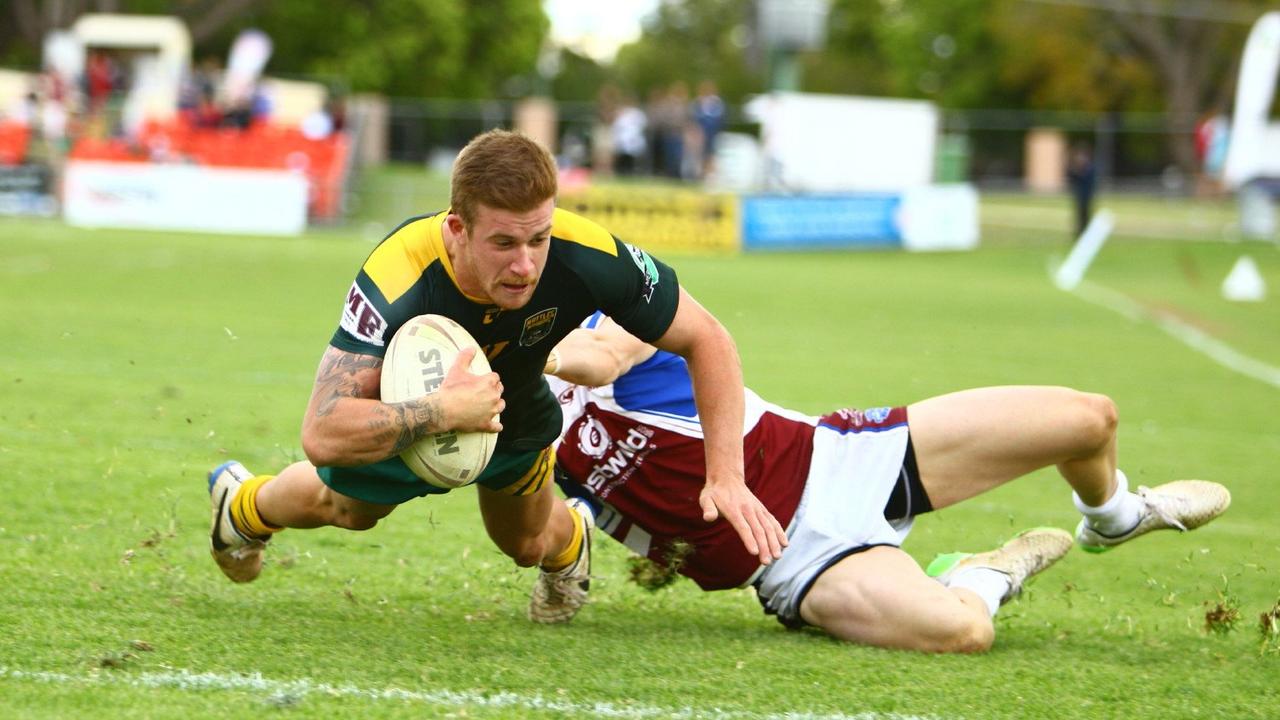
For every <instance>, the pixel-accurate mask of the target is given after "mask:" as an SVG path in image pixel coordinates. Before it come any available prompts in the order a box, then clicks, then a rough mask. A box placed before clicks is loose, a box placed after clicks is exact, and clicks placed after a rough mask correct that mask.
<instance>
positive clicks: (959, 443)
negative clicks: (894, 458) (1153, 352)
mask: <svg viewBox="0 0 1280 720" xmlns="http://www.w3.org/2000/svg"><path fill="white" fill-rule="evenodd" d="M908 417H909V419H910V423H911V439H912V443H913V445H914V448H915V453H916V461H917V466H918V468H919V471H920V481H921V484H922V485H923V487H924V489H925V492H926V494H927V495H928V497H929V499H930V501H931V503H932V505H933V507H934V508H941V507H946V506H947V505H952V504H954V503H957V502H960V501H962V500H965V499H967V498H970V497H973V496H974V495H977V494H979V493H981V492H984V491H986V490H989V489H991V488H993V487H996V486H997V485H1001V484H1003V483H1005V482H1008V481H1009V480H1012V479H1014V478H1016V477H1020V476H1021V475H1024V474H1026V473H1029V472H1031V471H1033V470H1037V469H1039V468H1042V467H1046V466H1049V465H1055V466H1057V468H1058V471H1059V472H1060V473H1061V474H1062V477H1063V478H1064V479H1065V480H1066V481H1067V483H1068V484H1069V485H1070V486H1071V488H1072V490H1074V491H1075V496H1074V501H1075V505H1076V507H1077V509H1079V510H1080V512H1081V514H1083V515H1084V518H1083V519H1082V520H1081V522H1080V525H1079V527H1078V528H1077V531H1076V535H1077V540H1079V542H1080V543H1081V545H1083V546H1084V548H1085V549H1086V550H1093V551H1101V550H1104V549H1106V548H1109V547H1112V546H1114V545H1118V544H1120V543H1123V542H1126V541H1128V540H1131V539H1133V538H1135V537H1138V536H1140V535H1143V534H1146V533H1147V532H1150V531H1152V530H1159V529H1164V528H1176V529H1179V530H1189V529H1192V528H1195V527H1199V526H1200V525H1203V524H1205V523H1207V522H1209V521H1210V520H1212V519H1213V518H1215V517H1217V516H1218V515H1221V514H1222V513H1223V512H1224V511H1225V510H1226V509H1227V507H1228V506H1229V505H1230V504H1231V494H1230V493H1229V492H1228V491H1227V489H1226V488H1225V487H1223V486H1222V485H1219V484H1218V483H1212V482H1205V481H1202V480H1177V481H1174V482H1171V483H1166V484H1164V485H1160V486H1157V487H1155V488H1138V491H1137V492H1130V491H1129V487H1128V480H1127V479H1126V478H1125V475H1124V473H1122V472H1120V471H1119V470H1118V469H1117V468H1116V426H1117V424H1118V417H1117V412H1116V407H1115V404H1114V403H1113V402H1112V401H1111V399H1110V398H1108V397H1106V396H1104V395H1097V394H1093V393H1085V392H1079V391H1076V390H1071V389H1069V388H1062V387H1033V386H1023V387H992V388H978V389H974V390H965V391H962V392H957V393H951V394H948V395H942V396H939V397H935V398H930V399H928V400H924V401H922V402H919V403H916V404H913V405H911V406H910V407H909V408H908Z"/></svg>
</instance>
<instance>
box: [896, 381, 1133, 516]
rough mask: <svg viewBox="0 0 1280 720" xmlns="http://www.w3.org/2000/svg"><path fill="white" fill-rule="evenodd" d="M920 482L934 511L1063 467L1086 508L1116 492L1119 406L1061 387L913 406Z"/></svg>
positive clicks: (994, 391)
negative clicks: (1029, 475)
mask: <svg viewBox="0 0 1280 720" xmlns="http://www.w3.org/2000/svg"><path fill="white" fill-rule="evenodd" d="M907 417H908V418H909V420H910V423H911V442H912V445H913V446H914V448H915V453H916V463H917V466H918V467H919V470H920V481H921V483H922V484H923V485H924V488H925V492H926V493H927V494H928V496H929V500H930V502H931V503H932V505H933V507H934V508H943V507H946V506H948V505H953V504H955V503H957V502H960V501H962V500H966V499H968V498H971V497H973V496H975V495H978V494H979V493H982V492H985V491H987V490H990V489H991V488H994V487H996V486H998V485H1002V484H1004V483H1006V482H1008V481H1010V480H1012V479H1014V478H1017V477H1021V476H1022V475H1025V474H1027V473H1029V472H1032V471H1033V470H1038V469H1040V468H1043V467H1047V466H1049V465H1056V466H1057V467H1058V470H1059V472H1061V473H1062V476H1063V478H1065V479H1066V481H1067V483H1068V484H1070V485H1071V487H1072V489H1073V490H1075V492H1076V494H1077V495H1079V496H1080V499H1081V500H1082V501H1084V502H1085V503H1087V504H1089V505H1093V506H1098V505H1102V504H1103V503H1105V502H1106V501H1107V499H1109V498H1110V497H1111V496H1112V494H1113V493H1114V492H1115V489H1116V425H1117V422H1118V417H1117V412H1116V407H1115V404H1114V403H1113V402H1112V401H1111V399H1110V398H1108V397H1106V396H1104V395H1096V394H1092V393H1084V392H1078V391H1076V390H1071V389H1069V388H1062V387H1031V386H1021V387H990V388H977V389H974V390H964V391H961V392H955V393H949V394H947V395H940V396H938V397H933V398H929V399H928V400H923V401H921V402H918V403H914V404H912V405H910V406H909V407H908V409H907Z"/></svg>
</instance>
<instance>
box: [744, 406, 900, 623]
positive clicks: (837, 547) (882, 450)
mask: <svg viewBox="0 0 1280 720" xmlns="http://www.w3.org/2000/svg"><path fill="white" fill-rule="evenodd" d="M907 438H908V430H907V426H906V425H905V424H902V425H897V426H895V427H891V428H887V429H883V430H877V431H871V430H864V431H862V432H845V433H841V432H840V431H839V430H835V429H831V428H828V427H825V426H819V427H818V428H817V429H816V430H815V431H814V435H813V460H812V462H811V463H810V465H809V477H808V479H807V480H806V481H805V488H804V494H803V495H802V496H801V497H800V505H799V506H798V507H797V508H796V513H795V516H794V517H793V518H792V519H791V524H790V526H789V527H788V528H787V539H788V541H789V544H788V545H787V547H786V548H785V549H784V550H783V552H782V557H781V558H778V559H777V560H774V561H773V562H772V563H771V564H769V565H768V566H767V567H765V568H764V569H763V571H761V573H760V574H759V576H758V577H757V578H756V579H755V582H754V583H753V584H754V586H755V588H756V594H757V595H758V596H759V598H760V604H761V605H763V606H764V608H765V612H766V613H769V614H771V615H777V616H778V620H779V621H780V622H781V623H782V624H784V625H787V626H788V627H792V626H799V625H803V624H804V623H803V621H802V620H801V619H800V602H801V601H802V600H803V599H804V596H805V594H807V593H808V592H809V588H810V587H812V585H813V583H814V581H815V580H817V579H818V576H819V575H821V574H822V573H823V572H824V571H825V570H826V569H827V568H829V567H831V566H832V565H834V564H835V563H837V562H839V561H840V560H842V559H843V558H846V557H848V556H849V555H852V554H854V553H857V552H861V551H863V550H865V549H867V548H870V547H875V546H877V545H892V546H894V547H897V546H899V545H901V544H902V541H903V540H905V539H906V537H907V533H908V532H910V530H911V516H910V515H908V516H907V517H906V518H903V519H902V520H900V521H895V522H893V523H890V522H889V521H888V520H885V518H884V511H885V505H886V504H887V503H888V501H889V496H890V494H891V493H892V492H893V489H894V487H895V486H896V485H897V484H898V482H899V481H900V480H901V479H902V477H903V473H904V469H903V460H904V458H905V456H906V451H907Z"/></svg>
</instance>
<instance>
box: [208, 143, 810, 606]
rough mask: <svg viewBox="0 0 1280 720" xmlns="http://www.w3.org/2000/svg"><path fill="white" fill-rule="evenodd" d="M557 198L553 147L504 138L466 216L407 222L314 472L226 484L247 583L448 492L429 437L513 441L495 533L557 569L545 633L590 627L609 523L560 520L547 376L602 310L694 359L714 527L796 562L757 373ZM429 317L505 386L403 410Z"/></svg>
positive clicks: (311, 443) (665, 280)
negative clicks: (470, 344)
mask: <svg viewBox="0 0 1280 720" xmlns="http://www.w3.org/2000/svg"><path fill="white" fill-rule="evenodd" d="M556 179H557V177H556V166H555V161H554V159H553V158H552V157H551V154H550V153H549V152H547V150H546V149H545V148H543V147H542V146H540V145H538V144H537V143H535V142H533V141H532V140H530V139H528V138H526V137H524V136H523V135H520V134H517V133H511V132H506V131H500V130H495V131H490V132H487V133H484V134H482V135H480V136H478V137H476V138H475V139H473V140H472V141H471V142H470V143H468V145H467V146H466V147H465V148H463V150H462V152H461V153H460V154H459V156H458V159H457V162H456V163H455V165H454V170H453V175H452V178H451V185H450V193H451V197H450V203H451V207H450V209H449V210H448V211H445V212H441V213H438V214H435V215H430V216H423V217H418V218H413V219H410V220H408V221H406V222H405V223H404V224H402V225H401V226H400V227H399V228H397V229H396V230H395V231H393V232H392V233H391V234H390V235H389V236H387V237H386V238H385V239H384V240H383V241H382V242H381V243H380V244H379V245H378V247H377V248H375V249H374V251H373V252H372V253H371V254H370V255H369V257H368V259H366V260H365V263H364V265H363V266H362V267H361V269H360V272H359V273H358V275H357V277H356V280H355V282H354V283H353V284H352V286H351V289H350V290H349V291H348V293H347V295H346V300H345V304H344V306H343V311H342V319H341V322H340V325H339V328H338V330H337V331H336V332H335V333H334V335H333V338H332V339H331V340H330V343H329V347H328V349H327V350H326V351H325V353H324V356H323V358H322V359H321V361H320V369H319V371H318V372H317V374H316V380H315V386H314V389H313V391H312V395H311V401H310V403H309V404H308V406H307V410H306V415H305V417H304V419H303V424H302V448H303V451H304V452H305V453H306V456H307V460H306V461H303V462H297V463H293V464H291V465H289V466H288V467H286V468H284V469H283V470H281V471H280V472H279V473H278V474H277V475H256V474H254V473H252V472H250V471H249V470H247V469H245V467H244V466H243V465H241V464H240V463H238V462H235V461H232V462H228V463H224V464H223V465H220V466H219V467H217V468H215V469H214V470H213V471H212V472H211V473H210V474H209V494H210V500H211V504H212V510H213V519H212V523H213V527H212V531H211V533H210V552H211V553H212V555H213V557H214V559H215V560H216V561H217V563H218V566H219V567H220V568H222V571H223V572H224V573H225V574H226V575H227V576H228V577H229V578H231V579H232V580H234V581H236V582H248V581H251V580H253V579H255V578H256V577H257V576H258V574H259V573H260V572H261V570H262V551H263V549H264V548H265V546H266V544H267V542H268V541H269V540H270V538H271V536H272V534H273V533H275V532H278V531H280V530H281V529H283V528H314V527H322V526H328V525H332V526H337V527H342V528H347V529H351V530H366V529H368V528H371V527H373V526H374V525H375V524H376V523H377V522H378V520H380V519H382V518H383V517H386V516H387V515H388V514H389V513H391V511H392V510H394V509H395V508H396V507H397V506H398V505H399V504H401V503H404V502H406V501H408V500H411V499H413V498H416V497H421V496H424V495H429V494H436V493H443V492H447V491H446V490H444V489H442V488H438V487H436V486H433V485H429V484H428V483H426V482H424V481H422V480H421V479H419V478H418V477H417V476H415V475H414V474H413V473H412V472H410V471H409V469H408V467H407V466H405V464H404V463H403V462H402V461H401V460H400V459H399V457H398V455H399V453H400V452H401V451H402V450H404V449H405V448H406V447H408V446H409V445H411V444H412V443H414V442H416V441H417V440H418V439H420V438H422V437H424V436H425V435H429V434H432V433H436V432H441V431H446V430H459V431H489V432H499V433H500V434H499V436H498V442H497V448H496V450H495V452H494V455H493V458H492V460H490V462H489V465H488V466H487V467H486V468H485V471H484V472H483V473H482V474H481V475H480V476H479V477H478V479H477V480H476V483H475V484H476V485H477V495H478V497H479V501H480V512H481V515H482V517H483V518H484V524H485V529H486V530H487V531H488V533H489V537H490V538H492V539H493V541H494V543H495V544H496V545H497V546H498V548H499V549H501V550H502V551H503V552H504V553H506V554H507V555H508V556H510V557H511V558H512V559H513V560H514V561H515V562H516V564H518V565H520V566H524V567H530V566H533V565H538V566H540V567H541V569H542V573H541V575H540V577H539V581H538V583H537V585H536V586H535V590H534V594H533V598H532V600H531V602H530V607H529V616H530V618H531V619H533V620H535V621H539V622H564V621H567V620H569V619H571V618H572V617H573V615H574V614H575V613H576V612H577V611H578V609H579V608H580V607H581V606H582V604H583V603H584V602H585V599H586V589H587V585H588V579H589V570H590V530H591V523H590V518H589V517H585V516H584V515H583V514H580V513H578V512H577V511H576V510H574V509H572V508H570V507H569V506H567V505H565V504H564V503H562V502H560V501H558V500H557V499H556V496H555V494H554V492H553V485H554V483H552V482H549V480H550V479H551V477H552V467H553V465H554V453H553V452H552V451H551V444H552V442H553V441H554V440H555V439H556V437H557V435H558V434H559V432H560V425H561V415H560V407H559V404H558V402H557V401H556V398H555V397H554V396H553V395H552V394H551V392H550V390H549V389H548V387H547V384H546V381H545V380H544V379H543V376H542V373H543V370H544V369H545V368H548V367H553V366H554V364H555V361H554V359H553V360H551V361H550V363H549V362H548V356H549V355H550V353H551V349H552V348H553V347H555V345H556V343H558V342H559V341H560V340H561V339H562V338H564V337H565V336H566V335H567V334H568V333H570V332H571V331H572V330H573V329H574V328H576V327H577V326H578V324H579V323H580V322H581V321H582V320H583V319H584V318H586V317H587V316H589V315H591V314H592V313H593V312H595V311H596V310H601V311H603V312H605V313H607V314H608V315H610V316H611V317H613V319H614V320H615V321H616V322H618V323H619V324H620V325H622V326H623V327H624V328H626V329H627V330H628V331H629V332H631V333H632V334H634V335H635V336H637V337H639V338H641V339H643V340H645V341H647V342H652V343H653V344H654V345H656V346H657V347H660V348H662V349H664V350H668V351H670V352H673V353H676V354H678V355H681V356H683V357H684V358H686V360H687V361H688V364H689V371H690V375H691V376H692V378H693V380H694V384H695V386H696V388H697V391H696V402H697V407H698V410H699V412H700V415H701V418H702V422H703V425H704V428H705V432H706V478H707V480H706V484H705V485H704V486H703V488H702V489H701V492H700V494H699V495H698V497H697V498H693V497H690V498H689V500H688V501H689V502H691V503H692V502H697V503H698V504H699V506H700V509H701V513H702V516H703V518H704V520H706V521H707V522H716V521H720V522H727V523H729V524H730V525H731V526H732V528H733V529H734V530H735V531H736V533H737V535H738V537H739V538H740V539H741V541H742V543H743V545H744V546H745V548H746V549H747V551H748V552H749V553H751V554H752V555H754V556H756V557H758V558H759V560H760V562H761V563H766V564H767V563H769V562H770V561H771V560H773V559H774V558H777V557H778V556H780V554H781V551H782V547H783V546H785V545H786V535H785V532H784V531H783V529H782V527H781V526H780V525H779V524H778V522H777V520H775V519H774V517H773V516H772V515H771V514H770V513H769V511H768V510H767V509H766V508H765V506H764V505H763V504H762V503H761V502H760V501H759V500H758V499H757V498H756V497H755V496H754V495H753V494H752V493H751V491H750V490H748V489H747V486H746V484H745V482H744V479H743V478H744V472H743V453H742V433H741V429H742V424H743V385H742V371H741V367H740V365H739V361H738V356H737V349H736V347H735V345H734V343H733V340H732V338H731V337H730V336H729V334H728V332H726V331H725V329H724V328H723V326H721V324H720V323H719V322H718V321H717V320H716V319H715V318H714V317H713V316H712V315H711V314H710V313H708V312H707V311H706V310H705V309H703V308H702V306H700V305H699V304H698V303H697V302H696V301H695V300H694V299H693V298H692V297H690V296H689V294H688V293H687V292H685V291H684V290H683V289H682V288H680V287H679V285H678V284H677V282H676V277H675V273H674V271H672V270H671V269H670V268H669V267H667V266H666V265H664V264H662V263H661V262H659V261H657V260H655V259H653V258H651V257H650V256H649V255H648V254H647V253H645V252H644V251H643V250H640V249H639V248H637V247H634V246H631V245H628V244H626V243H623V242H621V241H619V240H618V239H617V238H615V237H613V236H612V235H611V234H609V233H608V232H607V231H606V230H604V229H603V228H601V227H600V226H598V225H596V224H595V223H592V222H591V221H589V220H586V219H585V218H582V217H579V216H577V215H574V214H572V213H569V212H566V211H563V210H559V209H557V208H556V207H555V195H556V188H557V183H556ZM423 313H435V314H440V315H446V316H448V317H450V318H452V319H453V320H455V321H457V322H458V323H459V324H461V325H462V326H463V327H464V328H466V329H467V331H468V332H470V333H471V335H472V336H473V337H474V338H475V339H476V341H477V342H478V343H479V344H480V346H481V348H483V350H484V352H485V354H486V356H487V357H488V359H489V362H490V365H491V367H492V368H493V372H491V373H489V374H487V375H472V374H470V373H469V372H467V371H466V369H465V368H466V367H467V366H468V365H469V363H470V360H471V352H464V353H462V354H461V355H460V356H459V357H458V359H457V361H456V363H455V366H454V367H453V368H452V369H451V370H450V371H449V373H448V374H447V376H446V377H445V380H444V382H443V384H442V385H441V387H440V389H439V390H438V391H437V392H435V393H433V394H431V395H429V396H426V397H423V398H420V399H416V400H411V401H406V402H401V403H384V402H382V401H381V400H380V399H379V381H380V377H381V368H382V357H383V354H384V353H385V351H386V345H387V343H388V342H389V341H390V339H391V337H392V336H393V335H394V334H395V332H396V330H397V329H399V327H400V326H401V325H402V324H404V323H405V322H406V321H407V320H409V319H410V318H412V317H415V316H417V315H421V314H423ZM495 416H496V417H495Z"/></svg>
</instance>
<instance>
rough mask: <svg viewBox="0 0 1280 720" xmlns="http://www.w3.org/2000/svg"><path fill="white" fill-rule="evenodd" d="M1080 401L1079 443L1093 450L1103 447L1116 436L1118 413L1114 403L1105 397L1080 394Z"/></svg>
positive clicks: (1118, 422) (1094, 394) (1093, 394)
mask: <svg viewBox="0 0 1280 720" xmlns="http://www.w3.org/2000/svg"><path fill="white" fill-rule="evenodd" d="M1080 399H1081V403H1080V404H1081V413H1080V419H1079V423H1080V435H1081V441H1082V442H1084V443H1086V444H1087V445H1089V446H1090V447H1093V448H1101V447H1104V446H1105V445H1107V444H1108V443H1110V442H1111V440H1112V439H1113V438H1115V436H1116V428H1117V427H1118V426H1119V424H1120V411H1119V410H1118V409H1117V408H1116V404H1115V401H1113V400H1112V399H1111V398H1109V397H1107V396H1106V395H1099V394H1096V393H1081V396H1080Z"/></svg>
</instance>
